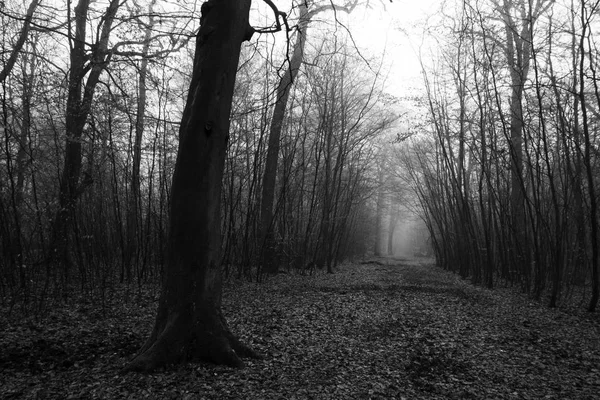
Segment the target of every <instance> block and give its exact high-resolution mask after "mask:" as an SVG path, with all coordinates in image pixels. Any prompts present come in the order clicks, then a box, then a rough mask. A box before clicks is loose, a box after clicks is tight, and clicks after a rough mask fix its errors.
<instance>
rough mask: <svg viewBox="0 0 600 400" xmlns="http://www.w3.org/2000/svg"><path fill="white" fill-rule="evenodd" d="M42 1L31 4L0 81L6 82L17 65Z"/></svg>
mask: <svg viewBox="0 0 600 400" xmlns="http://www.w3.org/2000/svg"><path fill="white" fill-rule="evenodd" d="M40 2H41V0H33V1H32V2H31V4H29V8H28V9H27V14H26V15H25V19H24V21H23V27H22V28H21V32H20V33H19V38H18V39H17V41H16V42H15V44H14V46H13V49H12V51H11V52H10V56H9V57H8V60H7V61H6V63H5V64H4V67H3V68H2V70H1V71H0V82H4V81H5V80H6V77H7V76H8V75H9V74H10V72H11V71H12V69H13V67H14V65H15V62H16V61H17V56H18V55H19V52H20V51H21V49H22V48H23V45H24V44H25V40H26V39H27V34H28V33H29V30H30V29H31V20H32V19H33V13H34V12H35V9H36V8H37V6H38V5H39V4H40Z"/></svg>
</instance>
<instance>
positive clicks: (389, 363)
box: [0, 259, 600, 399]
mask: <svg viewBox="0 0 600 400" xmlns="http://www.w3.org/2000/svg"><path fill="white" fill-rule="evenodd" d="M125 290H126V289H123V291H121V292H120V291H118V290H117V291H115V292H114V294H113V296H112V298H111V299H110V301H109V302H108V304H103V306H102V307H100V306H95V305H94V304H93V303H91V302H90V301H89V300H87V301H86V300H85V298H84V297H83V296H82V298H81V299H79V301H73V302H71V303H70V304H71V305H70V306H66V305H62V306H60V307H54V308H53V309H52V311H51V312H49V313H46V315H45V316H44V318H43V319H39V318H38V319H34V318H28V317H19V318H15V316H14V315H13V316H12V318H11V319H8V318H7V316H6V313H3V315H2V317H1V320H0V323H2V326H1V327H0V334H1V336H0V398H2V399H54V398H60V399H69V398H71V399H75V398H77V399H79V398H86V399H88V398H89V399H94V398H96V399H138V398H139V399H480V398H488V399H540V398H541V399H597V398H600V318H599V316H598V315H597V314H593V315H590V314H584V313H574V312H573V311H572V310H567V309H549V308H546V307H544V305H542V304H539V303H536V302H532V301H530V300H529V299H527V298H526V297H524V296H522V295H521V294H520V293H518V292H515V291H514V290H512V289H495V290H493V291H490V290H486V289H483V288H480V287H476V286H472V285H470V284H469V283H468V282H465V281H462V280H460V279H459V278H458V277H457V276H455V275H453V274H450V273H448V272H446V271H443V270H441V269H439V268H436V267H434V266H433V265H432V263H426V262H422V261H416V260H399V259H377V260H373V262H369V260H367V261H363V262H361V263H347V264H344V265H342V266H341V267H340V268H339V269H338V271H336V273H335V274H330V275H328V274H321V273H320V274H316V275H313V276H301V275H296V274H291V273H290V274H281V275H278V276H276V277H273V278H270V279H268V280H267V281H266V282H263V283H260V284H257V283H246V282H237V281H236V282H229V283H228V284H227V285H226V287H225V289H224V310H223V311H224V313H225V315H226V317H227V319H228V321H229V324H230V327H231V328H232V330H233V331H234V332H235V333H236V334H238V335H239V337H240V338H241V339H242V340H243V341H245V342H246V343H248V344H250V345H251V346H252V347H254V348H255V349H256V350H258V351H259V352H261V353H262V354H263V355H264V359H262V360H247V366H246V368H245V369H241V370H234V369H230V368H227V367H222V366H215V365H212V364H208V363H187V364H184V365H179V366H170V367H168V368H166V369H163V370H159V371H157V372H155V373H153V374H147V375H143V374H127V375H120V374H119V370H120V369H121V368H122V367H123V366H124V365H125V364H126V362H127V361H128V360H129V359H131V358H132V357H133V355H134V354H135V352H136V351H137V350H138V349H139V347H140V346H141V345H142V344H143V342H144V340H145V335H147V334H148V333H149V332H150V330H151V328H152V324H153V322H154V315H155V311H156V305H157V302H156V300H157V299H156V292H157V291H156V287H146V288H142V290H141V291H140V293H139V295H138V296H137V298H132V299H130V300H129V301H123V298H124V294H123V293H124V292H125ZM107 307H108V312H107ZM3 311H5V310H3Z"/></svg>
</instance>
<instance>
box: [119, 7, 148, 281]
mask: <svg viewBox="0 0 600 400" xmlns="http://www.w3.org/2000/svg"><path fill="white" fill-rule="evenodd" d="M155 4H156V0H152V1H151V2H150V5H148V16H149V17H148V25H147V26H146V33H145V37H144V47H143V48H142V60H141V62H140V64H141V65H140V72H139V74H140V75H139V78H138V101H137V110H136V118H135V138H134V142H133V166H132V171H131V193H130V196H131V197H130V198H129V207H128V210H127V249H126V254H125V257H124V260H123V262H124V263H125V270H126V271H127V280H128V281H131V269H132V267H133V266H137V265H138V248H139V243H138V242H139V241H138V235H139V230H140V227H141V218H140V208H141V200H142V196H141V193H140V164H141V161H142V138H143V135H144V114H145V113H146V90H147V87H146V79H147V75H148V57H147V56H148V50H149V48H150V37H151V35H152V29H153V28H154V15H153V12H154V5H155ZM135 269H136V271H137V267H136V268H135ZM138 272H139V271H138ZM122 278H123V277H122ZM122 278H121V280H123V279H122ZM138 278H139V276H138Z"/></svg>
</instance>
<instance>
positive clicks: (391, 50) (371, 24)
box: [350, 0, 441, 96]
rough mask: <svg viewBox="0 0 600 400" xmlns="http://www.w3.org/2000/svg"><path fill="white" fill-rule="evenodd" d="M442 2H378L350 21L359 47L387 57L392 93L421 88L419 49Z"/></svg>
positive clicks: (429, 0)
mask: <svg viewBox="0 0 600 400" xmlns="http://www.w3.org/2000/svg"><path fill="white" fill-rule="evenodd" d="M440 3H441V1H440V0H418V1H414V0H394V2H393V3H387V2H386V4H385V9H384V8H383V5H382V3H378V2H375V3H374V6H373V9H370V10H366V9H364V8H363V9H360V10H356V11H355V12H354V13H353V15H352V17H351V19H350V25H351V26H350V30H351V31H352V33H353V36H354V39H355V41H356V43H357V44H358V45H359V47H361V48H363V49H368V50H367V51H370V52H372V53H378V54H384V52H385V54H384V58H385V60H386V62H387V63H389V64H390V73H389V76H388V83H389V87H390V89H389V90H390V91H392V92H395V93H394V94H397V95H400V96H401V95H402V94H404V93H406V91H409V92H412V91H414V90H420V89H422V87H423V85H422V75H421V65H420V61H419V58H418V50H419V46H420V45H421V43H422V41H423V29H424V26H425V25H426V21H427V18H428V17H429V16H430V15H432V14H434V13H435V12H436V11H437V9H438V8H439V6H440Z"/></svg>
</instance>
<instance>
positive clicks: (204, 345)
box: [125, 0, 256, 371]
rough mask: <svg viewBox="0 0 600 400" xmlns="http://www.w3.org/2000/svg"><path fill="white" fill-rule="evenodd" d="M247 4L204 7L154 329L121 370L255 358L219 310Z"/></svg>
mask: <svg viewBox="0 0 600 400" xmlns="http://www.w3.org/2000/svg"><path fill="white" fill-rule="evenodd" d="M250 3H251V1H250V0H243V1H241V0H220V1H218V0H209V1H208V2H206V3H204V4H203V5H202V9H201V10H202V17H201V20H200V23H201V26H200V30H199V32H198V36H197V41H196V54H195V57H194V70H193V74H192V80H191V83H190V87H189V92H188V97H187V102H186V106H185V110H184V113H183V117H182V121H181V128H180V131H179V150H178V153H177V161H176V164H175V172H174V174H173V182H172V188H171V190H172V192H171V209H170V228H169V238H168V244H167V246H168V250H167V260H166V263H167V265H166V268H165V276H164V279H163V286H162V293H161V297H160V303H159V308H158V313H157V316H156V322H155V325H154V329H153V330H152V333H151V335H150V337H149V338H148V340H147V342H146V343H145V344H144V346H143V347H142V349H141V350H140V352H139V353H138V355H137V356H136V357H135V358H134V359H133V360H132V361H131V362H130V363H129V365H128V366H126V368H125V371H150V370H153V369H155V368H157V367H159V366H162V365H164V364H168V363H172V362H180V361H182V360H184V359H192V360H194V359H204V360H210V361H212V362H215V363H217V364H225V365H230V366H234V367H241V366H243V362H242V361H241V359H240V357H244V356H256V353H254V352H253V351H252V350H251V349H250V348H248V347H246V346H245V345H243V344H242V343H241V342H240V341H239V340H238V339H237V338H236V337H235V336H234V335H233V334H232V333H231V331H230V330H229V327H228V326H227V322H226V321H225V318H224V317H223V314H222V312H221V285H222V278H221V266H220V241H221V221H220V215H221V214H220V207H221V179H222V176H223V168H224V164H225V155H226V149H227V140H228V134H229V116H230V111H231V104H232V97H233V89H234V84H235V77H236V70H237V66H238V61H239V56H240V50H241V45H242V43H243V42H244V41H246V40H249V39H250V38H251V37H252V34H253V33H254V29H253V28H252V27H251V26H250V24H249V22H248V18H249V11H250Z"/></svg>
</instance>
